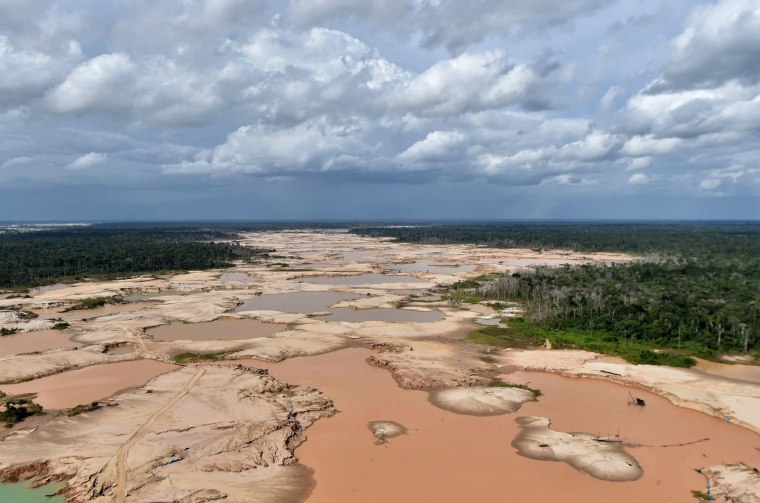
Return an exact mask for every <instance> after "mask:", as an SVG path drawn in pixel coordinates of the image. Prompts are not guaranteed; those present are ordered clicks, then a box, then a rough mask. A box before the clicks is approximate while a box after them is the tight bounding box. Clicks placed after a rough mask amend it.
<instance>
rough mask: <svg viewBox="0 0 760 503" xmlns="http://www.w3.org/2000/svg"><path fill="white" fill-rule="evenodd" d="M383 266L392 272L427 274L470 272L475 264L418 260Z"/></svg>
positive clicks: (474, 267)
mask: <svg viewBox="0 0 760 503" xmlns="http://www.w3.org/2000/svg"><path fill="white" fill-rule="evenodd" d="M385 267H386V268H387V269H388V270H389V271H392V272H406V273H410V272H420V273H428V274H459V273H463V272H472V271H474V270H475V269H476V267H477V266H475V265H472V264H461V265H457V264H440V263H435V262H431V261H428V260H418V261H417V262H410V263H407V264H386V265H385Z"/></svg>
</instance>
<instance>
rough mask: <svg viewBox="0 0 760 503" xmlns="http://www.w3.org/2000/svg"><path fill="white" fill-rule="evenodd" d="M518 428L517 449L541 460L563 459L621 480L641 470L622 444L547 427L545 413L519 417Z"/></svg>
mask: <svg viewBox="0 0 760 503" xmlns="http://www.w3.org/2000/svg"><path fill="white" fill-rule="evenodd" d="M517 422H518V424H519V425H520V427H521V428H522V431H521V432H520V434H519V435H517V437H516V438H515V439H514V440H513V441H512V446H513V447H515V448H516V449H517V453H518V454H520V455H521V456H525V457H527V458H531V459H538V460H542V461H564V462H565V463H567V464H569V465H570V466H572V467H573V468H575V469H577V470H580V471H582V472H584V473H588V474H589V475H591V476H592V477H594V478H597V479H601V480H609V481H613V482H623V481H630V480H637V479H639V478H641V476H642V475H643V473H644V470H643V469H642V468H641V466H640V465H639V463H638V461H636V459H635V458H634V457H633V456H631V455H630V454H628V453H627V452H625V450H624V449H623V444H622V443H620V442H617V441H614V442H613V441H605V440H603V439H600V438H599V437H597V436H595V435H591V434H589V433H564V432H560V431H553V430H551V429H550V428H549V426H550V425H551V422H550V421H549V420H548V419H547V418H545V417H520V418H517Z"/></svg>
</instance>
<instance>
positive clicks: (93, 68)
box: [48, 53, 137, 113]
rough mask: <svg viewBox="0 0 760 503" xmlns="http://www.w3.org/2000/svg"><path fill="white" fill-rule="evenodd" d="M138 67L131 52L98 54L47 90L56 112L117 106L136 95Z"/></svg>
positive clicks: (110, 108) (105, 108)
mask: <svg viewBox="0 0 760 503" xmlns="http://www.w3.org/2000/svg"><path fill="white" fill-rule="evenodd" d="M136 80H137V70H136V68H135V66H134V64H133V63H132V60H131V59H130V57H129V55H127V54H121V53H114V54H103V55H100V56H97V57H95V58H93V59H91V60H89V61H86V62H85V63H82V64H81V65H80V66H78V67H77V68H75V69H74V70H73V71H72V72H71V73H70V74H69V75H68V77H66V80H64V81H63V82H62V83H61V84H59V85H58V86H56V88H55V89H53V90H52V91H51V92H50V93H49V94H48V103H49V105H50V107H51V108H52V109H53V110H55V111H56V112H60V113H66V112H83V111H86V110H118V109H121V108H124V107H128V106H129V105H130V102H131V101H132V100H133V99H134V86H135V82H136Z"/></svg>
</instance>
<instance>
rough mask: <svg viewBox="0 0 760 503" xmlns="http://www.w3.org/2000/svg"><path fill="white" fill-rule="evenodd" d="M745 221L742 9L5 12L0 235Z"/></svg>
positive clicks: (0, 68) (31, 7)
mask: <svg viewBox="0 0 760 503" xmlns="http://www.w3.org/2000/svg"><path fill="white" fill-rule="evenodd" d="M199 219H202V220H219V219H241V220H246V219H262V220H272V219H347V220H357V219H444V220H445V219H760V1H758V0H718V1H717V2H704V1H692V0H679V1H677V2H674V1H667V0H625V1H623V0H617V1H615V0H562V1H560V0H471V1H468V2H464V1H461V0H383V1H375V0H277V1H275V0H272V1H268V0H161V1H155V0H35V1H34V2H30V1H28V0H0V221H9V220H199Z"/></svg>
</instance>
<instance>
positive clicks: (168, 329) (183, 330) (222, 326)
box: [147, 319, 287, 341]
mask: <svg viewBox="0 0 760 503" xmlns="http://www.w3.org/2000/svg"><path fill="white" fill-rule="evenodd" d="M286 328H287V325H283V324H281V323H264V322H263V321H261V320H251V319H243V320H233V319H221V320H215V321H210V322H206V323H178V322H176V323H171V324H169V325H161V326H159V327H155V328H150V329H148V330H147V334H148V335H150V336H151V337H153V338H154V339H158V340H161V341H210V340H215V339H221V340H228V341H235V340H245V339H254V338H257V337H271V336H272V335H274V334H276V333H277V332H282V331H283V330H285V329H286Z"/></svg>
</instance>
